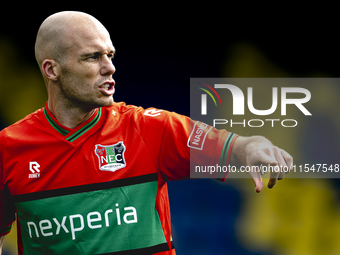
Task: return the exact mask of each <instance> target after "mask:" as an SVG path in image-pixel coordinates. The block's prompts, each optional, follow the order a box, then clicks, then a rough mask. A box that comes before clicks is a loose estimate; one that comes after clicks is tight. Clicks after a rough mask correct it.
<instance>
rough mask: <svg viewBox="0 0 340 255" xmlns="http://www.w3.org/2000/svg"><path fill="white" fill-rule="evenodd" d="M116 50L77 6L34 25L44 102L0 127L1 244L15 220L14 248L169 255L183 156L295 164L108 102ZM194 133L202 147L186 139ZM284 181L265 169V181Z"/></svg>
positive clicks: (230, 138)
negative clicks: (172, 202) (171, 188)
mask: <svg viewBox="0 0 340 255" xmlns="http://www.w3.org/2000/svg"><path fill="white" fill-rule="evenodd" d="M114 53H115V48H114V47H113V45H112V42H111V39H110V35H109V33H108V31H107V30H106V29H105V27H104V26H103V25H102V24H101V23H100V22H99V21H98V20H96V19H95V18H94V17H92V16H90V15H88V14H85V13H81V12H60V13H56V14H54V15H52V16H50V17H48V18H47V19H46V20H45V21H44V22H43V23H42V25H41V27H40V29H39V31H38V35H37V39H36V45H35V54H36V59H37V62H38V64H39V67H40V69H41V72H42V74H43V78H44V81H45V84H46V87H47V92H48V101H47V103H46V106H45V107H44V108H42V109H39V110H37V111H36V112H34V113H32V114H30V115H28V116H27V117H25V118H24V119H23V120H21V121H19V122H17V123H15V124H14V125H12V126H10V127H8V128H6V129H4V130H2V131H1V132H0V235H1V243H2V242H3V239H4V236H5V235H6V234H7V233H8V232H9V231H10V229H11V226H12V223H13V221H14V220H15V219H17V222H18V224H17V227H18V250H19V254H91V255H92V254H159V255H161V254H162V255H165V254H175V250H174V247H173V245H172V237H171V222H170V209H169V200H168V192H167V181H170V180H179V179H188V178H190V163H192V164H201V165H202V164H203V163H206V162H209V163H210V164H211V165H216V164H220V165H229V164H231V165H236V166H238V167H239V166H241V165H244V166H252V165H259V164H270V165H273V166H277V168H275V169H280V168H279V167H278V166H281V169H282V167H283V166H292V157H291V156H290V155H289V154H288V153H287V152H285V151H283V150H282V149H279V148H278V147H275V146H273V145H272V144H271V142H269V141H268V140H267V139H266V138H264V137H259V136H255V137H241V136H238V135H236V134H233V133H230V132H228V131H226V130H216V129H214V128H211V127H209V126H208V125H206V124H204V123H201V122H196V121H193V120H191V119H190V118H188V117H186V116H182V115H179V114H176V113H173V112H172V113H171V112H168V111H165V110H159V109H155V108H149V109H143V108H141V107H135V106H127V105H125V104H124V103H115V102H114V101H113V98H112V95H113V94H114V86H115V81H114V80H113V78H112V75H113V74H114V72H115V67H114V66H113V64H112V59H113V56H114ZM193 129H196V131H197V132H199V134H200V135H201V136H202V137H206V139H205V140H204V142H202V149H201V150H191V151H190V148H189V146H188V145H187V144H188V139H190V134H191V132H193V131H195V130H193ZM208 133H209V134H208ZM250 175H251V177H252V179H253V181H254V184H255V190H256V192H260V191H261V190H262V188H263V182H262V179H261V175H260V173H259V172H258V171H254V172H251V173H250ZM215 177H216V179H220V180H222V181H223V180H224V179H225V177H226V176H223V175H222V176H218V175H216V176H215ZM283 177H284V172H280V171H278V170H276V171H273V172H272V173H271V178H270V180H269V182H268V187H269V188H272V187H273V186H274V185H275V183H276V181H277V180H278V179H282V178H283ZM15 215H16V216H15Z"/></svg>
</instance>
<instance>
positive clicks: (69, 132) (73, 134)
mask: <svg viewBox="0 0 340 255" xmlns="http://www.w3.org/2000/svg"><path fill="white" fill-rule="evenodd" d="M44 114H45V117H46V119H47V121H48V122H49V124H50V125H51V126H52V128H53V129H55V130H56V131H57V132H58V133H60V134H61V135H63V136H64V138H65V139H66V140H67V141H69V142H71V143H73V142H74V141H76V140H77V139H78V138H80V137H82V136H83V135H85V134H86V133H87V132H88V131H90V130H91V129H92V128H93V127H94V126H96V124H97V123H98V122H99V120H100V118H101V116H102V108H101V107H100V108H98V109H96V111H95V113H94V114H93V115H92V116H91V118H89V119H88V120H86V121H85V122H83V123H82V124H80V125H79V126H78V127H76V128H74V129H71V128H68V127H65V126H63V125H61V124H60V123H59V122H58V120H57V119H56V118H55V117H54V116H53V114H52V113H51V112H50V110H49V109H48V107H47V103H46V107H45V108H44Z"/></svg>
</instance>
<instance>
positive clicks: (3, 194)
mask: <svg viewBox="0 0 340 255" xmlns="http://www.w3.org/2000/svg"><path fill="white" fill-rule="evenodd" d="M1 141H2V140H1V139H0V143H1ZM3 170H4V169H3V159H2V155H1V150H0V236H3V235H7V234H8V233H9V232H10V230H11V227H12V223H13V222H14V220H15V212H16V210H15V205H14V203H13V202H12V201H11V199H10V194H9V191H8V189H7V188H6V186H5V185H4V184H3V175H4V173H3Z"/></svg>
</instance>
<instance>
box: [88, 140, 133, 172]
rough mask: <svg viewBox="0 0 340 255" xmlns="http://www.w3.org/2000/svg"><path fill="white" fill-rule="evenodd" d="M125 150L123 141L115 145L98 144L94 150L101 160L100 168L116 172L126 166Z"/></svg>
mask: <svg viewBox="0 0 340 255" xmlns="http://www.w3.org/2000/svg"><path fill="white" fill-rule="evenodd" d="M125 150H126V147H125V145H124V143H123V142H118V143H116V144H114V145H101V144H97V145H96V146H95V149H94V152H95V154H96V155H97V157H98V160H99V169H100V170H103V171H111V172H115V171H116V170H118V169H121V168H123V167H125V166H126V162H125V158H124V153H125Z"/></svg>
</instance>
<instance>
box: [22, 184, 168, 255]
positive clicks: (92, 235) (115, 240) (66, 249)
mask: <svg viewBox="0 0 340 255" xmlns="http://www.w3.org/2000/svg"><path fill="white" fill-rule="evenodd" d="M157 185H158V181H148V182H144V183H137V184H133V185H128V186H121V187H114V188H107V189H102V190H96V191H89V192H81V193H74V194H69V195H61V196H55V197H49V198H42V199H36V200H30V201H24V202H17V203H16V207H17V212H18V217H19V220H20V224H21V233H22V241H23V249H24V254H26V253H27V254H72V255H73V254H105V253H113V252H120V251H131V250H139V249H141V250H145V249H152V250H153V251H154V249H159V251H156V252H160V251H164V250H167V249H168V246H167V245H165V244H166V239H165V236H164V233H163V230H162V226H161V222H160V219H159V215H158V212H157V211H156V208H155V202H156V194H157Z"/></svg>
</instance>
